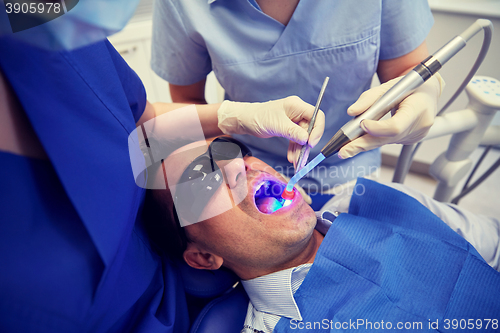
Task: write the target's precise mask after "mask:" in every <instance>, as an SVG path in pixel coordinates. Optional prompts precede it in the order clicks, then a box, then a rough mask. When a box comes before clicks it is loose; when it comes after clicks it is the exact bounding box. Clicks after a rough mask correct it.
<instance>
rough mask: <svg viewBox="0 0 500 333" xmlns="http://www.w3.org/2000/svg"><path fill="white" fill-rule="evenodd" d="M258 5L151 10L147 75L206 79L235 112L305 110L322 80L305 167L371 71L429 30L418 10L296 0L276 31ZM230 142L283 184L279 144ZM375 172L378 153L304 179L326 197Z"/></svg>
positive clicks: (162, 4)
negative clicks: (277, 102) (319, 128)
mask: <svg viewBox="0 0 500 333" xmlns="http://www.w3.org/2000/svg"><path fill="white" fill-rule="evenodd" d="M263 2H264V1H262V2H261V1H258V0H257V1H256V0H193V1H176V0H158V1H156V2H155V10H154V17H153V25H154V29H153V43H152V45H153V51H152V61H151V65H152V68H153V70H154V71H155V72H156V73H157V74H158V75H159V76H160V77H162V78H163V79H165V80H166V81H168V82H169V83H171V84H174V85H179V86H189V85H193V84H195V83H198V82H200V81H202V80H204V79H205V78H206V76H207V74H209V73H210V72H211V71H212V70H213V71H214V73H215V75H216V77H217V79H218V80H219V82H220V83H221V85H222V87H223V88H224V89H225V92H226V99H229V100H232V101H241V102H263V101H268V100H271V99H277V98H282V97H285V96H289V95H297V96H299V97H300V98H302V99H303V100H304V101H306V102H308V103H310V104H313V105H314V104H315V103H316V99H317V98H318V94H319V91H320V88H321V85H322V83H323V80H324V78H325V77H326V76H329V77H330V82H329V85H328V88H327V89H326V92H325V95H324V99H323V103H322V105H321V109H322V110H323V111H324V112H325V115H326V126H325V134H324V135H323V138H322V139H321V141H320V142H319V143H318V144H317V145H316V147H315V148H313V149H312V150H311V153H310V156H312V157H314V156H316V155H317V154H318V153H319V152H320V150H321V148H323V146H324V145H325V144H326V143H327V142H328V140H329V139H330V138H331V137H332V136H333V135H334V134H335V133H336V132H337V130H338V129H339V128H340V127H341V126H342V125H343V124H345V123H346V122H347V121H348V120H350V117H349V116H348V115H347V113H346V110H347V108H348V107H349V106H350V105H351V104H353V103H354V102H355V101H356V100H357V99H358V97H359V96H360V94H361V93H362V92H363V91H365V90H367V89H368V88H369V87H370V84H371V81H372V77H373V75H374V74H375V72H376V71H377V67H378V65H379V61H380V60H387V59H395V58H398V57H401V56H403V55H406V54H408V53H410V52H412V51H413V50H415V49H416V48H417V47H419V46H420V45H421V44H422V43H423V42H424V40H425V38H426V36H427V34H428V33H429V30H430V28H431V26H432V24H433V18H432V14H431V12H430V9H429V6H428V4H427V1H426V0H359V1H352V0H335V1H332V0H300V1H299V2H298V4H297V7H296V8H295V11H294V12H293V15H292V16H291V18H290V20H289V22H288V23H287V24H286V25H285V24H283V23H282V22H279V21H278V20H276V19H274V18H273V17H271V16H269V15H267V14H266V13H264V11H263V10H262V9H261V7H260V6H259V4H258V3H263ZM291 2H293V3H296V2H297V1H291ZM424 57H425V56H424ZM420 60H422V59H420ZM420 60H418V61H420ZM236 137H237V138H238V140H240V141H242V142H244V143H245V144H247V145H248V146H249V147H250V148H251V150H252V152H253V153H254V155H255V156H256V157H258V158H260V159H262V160H264V161H265V162H266V163H268V164H269V165H271V166H272V167H273V168H275V169H276V170H278V171H282V172H283V173H284V174H288V175H289V176H290V175H292V174H293V166H292V165H291V164H290V163H289V162H288V161H287V157H286V152H287V148H288V141H287V140H286V139H283V138H272V139H260V138H257V137H252V136H249V135H238V136H236ZM379 165H380V153H379V151H378V150H376V151H369V152H366V153H362V154H359V155H357V156H355V157H354V158H352V159H348V160H340V159H338V158H337V157H331V158H329V159H327V160H326V161H324V162H322V164H321V166H320V167H318V168H316V169H315V170H313V172H312V173H310V174H309V175H308V176H310V177H311V178H309V180H310V181H311V183H312V184H315V185H314V186H312V188H313V189H314V188H316V189H320V190H328V189H331V188H332V187H333V186H335V185H337V184H342V183H345V182H347V181H349V180H353V179H355V178H357V177H362V176H367V175H369V174H371V173H373V172H374V171H375V170H376V169H377V168H378V166H379Z"/></svg>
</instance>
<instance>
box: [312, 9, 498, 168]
mask: <svg viewBox="0 0 500 333" xmlns="http://www.w3.org/2000/svg"><path fill="white" fill-rule="evenodd" d="M487 25H491V22H490V21H488V20H483V19H480V20H477V21H476V22H475V23H474V24H472V25H471V26H470V27H469V28H468V29H467V30H465V31H464V32H463V33H462V34H461V35H459V36H456V37H455V38H453V39H452V40H451V41H449V42H448V43H447V44H446V45H444V46H443V47H442V48H440V49H439V50H438V51H437V52H436V53H434V54H433V55H431V56H429V57H428V58H427V59H425V60H424V61H422V62H421V63H420V64H418V65H417V66H415V68H413V69H412V70H411V71H410V72H409V73H408V74H406V75H405V76H404V77H403V78H402V79H401V80H399V81H398V83H396V84H395V85H394V86H392V88H391V89H389V90H388V91H387V92H386V93H385V94H384V95H382V96H381V97H380V98H379V99H378V100H377V101H376V102H375V103H374V104H373V105H372V106H371V107H370V108H369V109H368V110H366V111H365V112H364V113H362V114H360V115H359V116H357V117H355V118H354V119H352V120H350V121H349V122H348V123H346V124H345V125H344V126H342V128H341V129H340V130H339V131H338V132H337V133H336V134H335V135H334V136H333V137H332V138H331V139H330V141H328V143H327V144H326V145H325V146H324V147H323V149H322V150H321V154H323V155H324V156H325V158H327V157H330V156H331V155H333V154H335V153H336V152H338V151H339V150H340V149H341V148H342V147H343V146H345V145H346V144H348V143H349V142H351V141H353V140H354V139H356V138H358V137H360V136H362V135H363V134H365V132H364V131H363V129H362V128H361V122H362V121H363V120H365V119H370V120H379V119H380V118H382V117H383V116H384V115H385V114H386V113H387V112H389V111H390V110H391V109H393V108H394V107H396V106H397V105H398V104H399V103H400V102H401V101H402V100H403V99H405V98H406V97H407V96H408V95H410V94H411V93H412V92H413V91H414V90H415V89H417V88H418V87H419V86H421V85H422V84H423V83H424V82H425V81H427V80H428V79H430V78H431V77H432V75H434V74H435V73H436V72H437V71H438V70H439V69H440V68H441V67H442V66H443V65H444V64H445V63H446V62H448V60H450V59H451V58H452V57H453V56H454V55H455V54H456V53H458V51H460V50H461V49H462V48H463V47H465V45H466V43H467V41H468V40H469V39H470V38H472V37H473V36H474V35H475V34H477V33H478V32H479V31H481V30H482V29H483V28H484V27H485V26H487Z"/></svg>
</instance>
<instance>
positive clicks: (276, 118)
mask: <svg viewBox="0 0 500 333" xmlns="http://www.w3.org/2000/svg"><path fill="white" fill-rule="evenodd" d="M313 113H314V106H312V105H310V104H308V103H306V102H304V101H303V100H302V99H300V98H299V97H297V96H290V97H286V98H283V99H279V100H275V101H269V102H264V103H238V102H231V101H224V102H223V103H222V105H221V106H220V108H219V110H218V112H217V116H218V126H219V128H220V129H221V131H222V132H224V134H251V135H254V136H257V137H259V138H270V137H273V136H280V137H283V138H286V139H288V140H290V144H289V146H288V161H290V162H292V161H296V160H297V159H298V156H299V152H300V148H301V146H302V145H304V144H306V143H307V144H308V145H309V146H311V147H314V146H315V145H316V144H317V143H318V142H319V139H321V136H322V135H323V131H324V129H325V114H324V113H323V111H318V114H317V115H316V122H315V124H314V127H313V130H312V132H311V135H310V136H308V134H307V127H308V125H309V121H310V120H311V118H312V116H313ZM308 137H309V141H308Z"/></svg>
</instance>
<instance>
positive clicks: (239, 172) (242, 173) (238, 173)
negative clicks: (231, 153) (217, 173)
mask: <svg viewBox="0 0 500 333" xmlns="http://www.w3.org/2000/svg"><path fill="white" fill-rule="evenodd" d="M223 162H224V163H223V165H221V169H222V170H223V171H224V174H225V176H226V182H227V184H228V185H229V187H230V188H234V187H236V185H237V184H238V181H241V180H245V181H246V166H245V161H244V160H243V159H242V158H235V159H232V160H228V161H223ZM241 177H243V178H242V179H241Z"/></svg>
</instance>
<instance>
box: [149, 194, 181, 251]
mask: <svg viewBox="0 0 500 333" xmlns="http://www.w3.org/2000/svg"><path fill="white" fill-rule="evenodd" d="M171 198H172V196H171V194H170V191H169V190H146V198H145V200H144V207H143V210H142V219H143V225H144V229H145V231H146V233H147V235H148V237H149V239H150V240H151V242H152V245H153V247H154V248H155V250H156V251H158V252H159V253H160V254H165V255H167V256H169V257H171V258H179V259H180V258H182V255H183V253H184V250H186V248H187V244H188V242H189V239H188V237H187V235H186V232H185V230H184V228H182V227H181V225H180V223H179V218H178V216H177V212H176V211H175V207H174V205H173V203H172V199H171Z"/></svg>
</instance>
